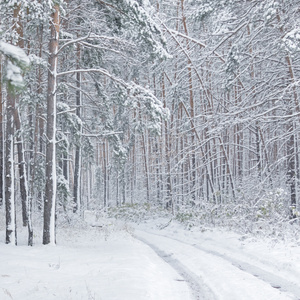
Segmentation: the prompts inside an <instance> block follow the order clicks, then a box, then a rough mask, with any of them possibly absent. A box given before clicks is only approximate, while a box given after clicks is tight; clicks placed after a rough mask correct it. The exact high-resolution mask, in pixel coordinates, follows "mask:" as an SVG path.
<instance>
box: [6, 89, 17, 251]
mask: <svg viewBox="0 0 300 300" xmlns="http://www.w3.org/2000/svg"><path fill="white" fill-rule="evenodd" d="M14 102H15V97H14V95H12V94H11V92H10V91H8V95H7V107H6V115H7V120H6V140H5V153H6V155H5V212H6V244H11V243H14V244H15V245H16V244H17V231H16V220H15V218H16V210H15V187H14V180H15V178H14V177H15V176H14V122H13V115H14V105H15V104H14Z"/></svg>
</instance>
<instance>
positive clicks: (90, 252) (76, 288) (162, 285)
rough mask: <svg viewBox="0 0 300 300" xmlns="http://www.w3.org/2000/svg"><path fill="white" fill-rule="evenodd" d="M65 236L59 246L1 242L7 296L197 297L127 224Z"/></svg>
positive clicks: (0, 289)
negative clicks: (133, 235) (13, 244)
mask: <svg viewBox="0 0 300 300" xmlns="http://www.w3.org/2000/svg"><path fill="white" fill-rule="evenodd" d="M3 237H4V234H3V232H1V238H2V241H3V240H4V238H3ZM59 238H63V239H64V240H60V239H59ZM59 238H58V245H57V246H38V245H35V246H34V247H27V246H26V245H20V246H17V247H15V246H10V245H5V244H3V243H1V244H0V299H1V300H6V299H7V300H11V299H14V300H26V299H30V300H35V299H36V300H41V299H43V300H45V299H59V300H67V299H83V300H86V299H95V300H98V299H102V300H113V299H115V300H121V299H122V300H134V299H136V300H143V299H153V300H157V299H166V300H168V299H170V300H173V299H174V300H175V299H176V300H180V299H191V297H190V291H189V289H188V286H187V284H186V283H185V282H184V281H183V279H182V278H181V276H180V275H178V274H177V272H176V271H175V270H174V269H173V268H172V267H170V266H169V265H168V264H167V263H165V262H164V261H163V260H161V259H160V258H159V257H158V256H157V255H156V254H155V253H154V252H153V251H152V250H151V249H150V248H149V247H148V246H147V245H145V244H143V243H142V242H140V241H138V240H136V239H134V238H132V236H131V235H130V233H128V232H127V231H124V230H123V229H120V230H116V231H114V232H112V233H108V232H107V230H101V228H90V229H89V230H88V231H78V230H76V231H75V230H67V232H65V233H63V234H60V237H59ZM66 238H67V239H66Z"/></svg>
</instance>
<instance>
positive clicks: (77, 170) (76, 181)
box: [73, 45, 81, 212]
mask: <svg viewBox="0 0 300 300" xmlns="http://www.w3.org/2000/svg"><path fill="white" fill-rule="evenodd" d="M77 67H78V68H79V67H80V47H79V45H78V46H77ZM76 87H77V90H76V115H77V117H78V118H79V119H80V118H81V92H80V87H81V74H80V72H77V73H76ZM78 130H79V131H80V132H81V126H80V128H78ZM80 173H81V147H80V145H76V150H75V169H74V191H73V196H74V208H73V212H77V211H80V177H81V174H80Z"/></svg>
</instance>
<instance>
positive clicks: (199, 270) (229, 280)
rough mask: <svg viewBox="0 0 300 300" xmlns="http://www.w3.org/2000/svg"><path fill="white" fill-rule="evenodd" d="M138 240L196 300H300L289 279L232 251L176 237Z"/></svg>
mask: <svg viewBox="0 0 300 300" xmlns="http://www.w3.org/2000/svg"><path fill="white" fill-rule="evenodd" d="M135 236H136V238H138V239H139V240H141V241H142V242H144V243H146V244H147V245H149V246H150V247H151V248H152V249H153V250H154V251H155V252H156V253H157V254H158V255H159V256H160V257H161V258H162V259H163V260H164V261H166V262H167V263H169V264H170V265H171V266H172V267H173V268H174V269H175V270H176V271H177V272H178V273H179V274H180V275H181V276H182V277H183V278H184V279H185V280H186V281H187V283H188V284H189V286H190V288H191V290H192V293H193V296H194V299H208V300H210V299H224V300H229V299H230V300H234V299H237V300H241V299H245V300H250V299H253V300H259V299H261V300H265V299H276V300H277V299H278V300H281V299H296V300H298V299H300V286H299V285H297V284H296V282H295V281H291V280H287V279H285V278H284V274H280V272H279V271H278V270H277V274H276V272H274V270H272V269H271V268H270V266H268V265H267V264H263V263H261V262H259V261H257V263H256V264H251V263H249V260H248V259H244V260H243V259H241V255H238V253H232V252H230V251H228V249H225V248H223V249H222V248H220V247H219V249H217V250H216V247H215V246H211V247H208V246H206V247H204V246H201V244H197V243H193V241H191V240H190V241H189V239H188V238H186V237H185V238H184V239H183V237H182V236H180V235H179V238H178V237H176V234H175V235H173V236H171V237H168V236H166V235H162V234H161V233H159V232H155V233H154V232H152V233H150V232H146V231H143V230H136V231H135ZM187 240H188V241H187ZM235 254H236V255H235ZM237 257H238V258H237ZM258 265H259V266H258ZM281 275H282V276H281Z"/></svg>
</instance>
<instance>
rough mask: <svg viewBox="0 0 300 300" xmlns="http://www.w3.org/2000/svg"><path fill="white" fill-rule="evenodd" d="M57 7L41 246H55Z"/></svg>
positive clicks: (53, 20)
mask: <svg viewBox="0 0 300 300" xmlns="http://www.w3.org/2000/svg"><path fill="white" fill-rule="evenodd" d="M59 25H60V15H59V5H58V4H55V5H54V12H53V13H52V15H51V23H50V30H51V35H50V43H49V71H48V93H47V128H46V134H47V145H46V190H45V199H44V228H43V244H44V245H46V244H55V243H56V241H55V207H56V188H57V186H56V184H57V183H56V138H55V136H56V84H57V82H56V75H57V51H58V37H59Z"/></svg>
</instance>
